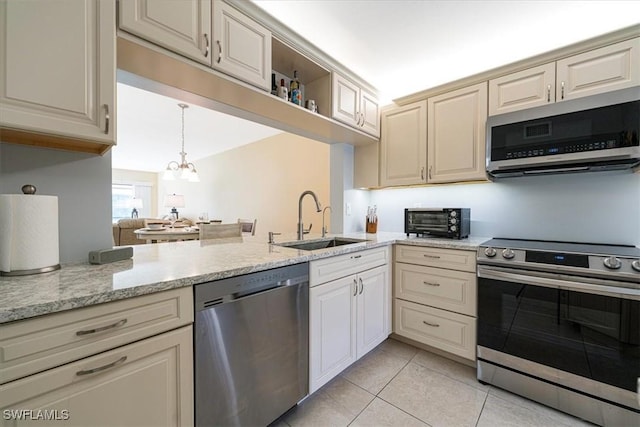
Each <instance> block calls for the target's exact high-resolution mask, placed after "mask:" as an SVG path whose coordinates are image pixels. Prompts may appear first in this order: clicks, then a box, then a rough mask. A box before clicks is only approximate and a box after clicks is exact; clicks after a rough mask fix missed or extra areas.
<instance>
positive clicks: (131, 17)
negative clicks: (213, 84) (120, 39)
mask: <svg viewBox="0 0 640 427" xmlns="http://www.w3.org/2000/svg"><path fill="white" fill-rule="evenodd" d="M119 7H120V22H119V26H120V28H121V29H123V30H125V31H127V32H129V33H131V34H135V35H137V36H139V37H141V38H143V39H145V40H147V41H150V42H152V43H155V44H158V45H160V46H162V47H164V48H166V49H169V50H171V51H172V52H175V53H178V54H180V55H183V56H186V57H187V58H191V59H194V60H196V61H198V62H202V63H204V64H209V65H210V64H211V0H182V1H175V0H124V1H121V2H119Z"/></svg>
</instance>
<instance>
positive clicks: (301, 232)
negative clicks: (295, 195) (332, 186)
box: [298, 190, 322, 240]
mask: <svg viewBox="0 0 640 427" xmlns="http://www.w3.org/2000/svg"><path fill="white" fill-rule="evenodd" d="M307 194H309V195H311V196H312V197H313V200H314V201H315V202H316V210H317V211H318V212H320V211H321V210H322V208H321V207H320V202H319V201H318V196H316V193H314V192H313V191H311V190H307V191H305V192H303V193H302V194H301V195H300V199H299V200H298V240H302V239H303V238H304V235H305V234H306V233H308V232H309V231H310V230H311V227H309V229H308V230H305V229H304V225H303V224H302V199H304V196H306V195H307Z"/></svg>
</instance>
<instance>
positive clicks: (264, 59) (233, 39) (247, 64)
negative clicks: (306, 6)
mask: <svg viewBox="0 0 640 427" xmlns="http://www.w3.org/2000/svg"><path fill="white" fill-rule="evenodd" d="M213 44H214V48H213V51H214V52H215V53H214V57H213V67H214V68H217V69H219V70H221V71H223V72H225V73H227V74H230V75H232V76H235V77H237V78H239V79H241V80H243V81H245V82H247V83H251V84H254V85H256V86H258V87H260V88H262V89H265V90H267V91H270V90H271V31H269V30H268V29H267V28H265V27H263V26H262V25H260V24H258V23H257V22H255V21H253V20H252V19H250V18H249V17H247V16H246V15H244V14H242V13H240V12H239V11H237V10H236V9H234V8H233V7H231V6H229V5H228V4H226V3H224V2H222V1H219V0H218V1H214V3H213Z"/></svg>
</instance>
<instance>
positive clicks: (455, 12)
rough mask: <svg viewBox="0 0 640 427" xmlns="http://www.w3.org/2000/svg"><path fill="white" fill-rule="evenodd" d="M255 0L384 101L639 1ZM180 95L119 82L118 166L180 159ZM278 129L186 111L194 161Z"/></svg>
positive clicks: (584, 31) (577, 29)
mask: <svg viewBox="0 0 640 427" xmlns="http://www.w3.org/2000/svg"><path fill="white" fill-rule="evenodd" d="M253 1H254V3H256V4H257V5H258V6H259V7H260V8H262V9H264V10H265V11H266V12H267V13H269V14H270V15H272V16H274V17H275V18H276V19H278V20H280V21H281V22H284V23H286V25H287V26H288V27H290V28H291V29H292V30H293V31H295V32H297V33H298V34H300V35H301V36H302V37H304V38H305V39H307V40H308V41H310V42H311V43H313V44H314V45H316V46H317V47H318V48H319V49H320V50H322V51H324V52H326V53H327V54H328V55H329V56H331V57H333V58H334V59H336V60H337V61H338V62H340V63H341V64H343V65H344V66H346V67H347V68H349V69H351V70H352V71H353V72H355V73H356V74H358V75H359V76H360V77H362V78H363V79H364V80H365V81H368V82H369V83H371V84H372V85H373V86H374V87H376V88H378V90H379V92H380V95H381V101H382V104H383V105H385V104H388V103H390V102H391V100H392V99H394V98H397V97H401V96H404V95H408V94H410V93H412V92H416V91H420V90H423V89H427V88H429V87H433V86H437V85H439V84H442V83H446V82H449V81H452V80H456V79H459V78H462V77H466V76H470V75H473V74H476V73H479V72H482V71H486V70H489V69H492V68H495V67H498V66H501V65H505V64H508V63H510V62H514V61H517V60H520V59H524V58H527V57H530V56H533V55H536V54H540V53H543V52H546V51H549V50H553V49H556V48H558V47H562V46H566V45H569V44H572V43H575V42H578V41H581V40H584V39H588V38H591V37H594V36H597V35H600V34H604V33H607V32H610V31H613V30H616V29H619V28H623V27H627V26H630V25H634V24H637V23H639V21H640V19H638V16H640V1H568V0H567V1H542V0H538V1H536V0H534V1H531V0H528V1H520V0H511V1H506V0H497V1H496V0H492V1H480V0H477V1H471V0H467V1H456V0H449V1H441V0H439V1H435V0H340V1H335V0H305V1H296V2H294V1H291V0H253ZM310 17H313V19H312V20H311V19H310ZM178 102H181V101H180V100H177V99H172V98H168V97H165V96H161V95H156V94H152V93H150V92H146V91H143V90H141V89H136V88H132V87H130V86H126V85H123V84H118V145H117V146H116V147H115V148H114V149H113V151H112V152H113V154H112V162H113V167H114V168H121V169H134V170H145V171H161V170H163V169H164V168H165V167H166V164H167V163H168V162H169V161H170V160H179V155H178V153H179V152H180V143H181V136H180V132H181V131H180V123H181V116H180V114H181V113H180V108H179V107H178V106H177V104H178ZM280 132H281V131H279V130H276V129H272V128H268V127H265V126H262V125H258V124H255V123H251V122H247V121H245V120H243V119H238V118H235V117H231V116H228V115H225V114H222V113H217V112H215V111H211V110H207V109H205V108H202V107H197V106H195V105H192V106H191V108H189V109H187V110H185V151H186V152H187V153H188V156H187V159H188V161H191V162H195V163H196V166H197V162H196V161H197V160H198V159H201V158H204V157H207V156H210V155H212V154H216V153H218V152H222V151H225V150H228V149H231V148H233V147H235V146H238V145H242V144H247V143H251V142H254V141H257V140H260V139H263V138H266V137H268V136H272V135H275V134H277V133H280Z"/></svg>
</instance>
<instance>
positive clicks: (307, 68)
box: [271, 37, 331, 117]
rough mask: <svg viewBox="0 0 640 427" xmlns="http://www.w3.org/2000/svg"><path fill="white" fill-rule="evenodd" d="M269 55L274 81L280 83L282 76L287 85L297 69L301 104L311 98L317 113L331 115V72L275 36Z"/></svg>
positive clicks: (325, 115)
mask: <svg viewBox="0 0 640 427" xmlns="http://www.w3.org/2000/svg"><path fill="white" fill-rule="evenodd" d="M271 55H272V59H271V68H272V69H273V72H274V73H275V74H276V83H277V84H280V79H282V78H284V79H285V82H286V83H287V87H288V85H289V81H290V80H292V79H293V72H294V70H295V71H298V80H299V81H300V87H301V91H302V105H303V106H304V105H305V102H306V101H307V100H309V99H313V100H315V101H316V105H317V107H318V114H320V115H322V116H324V117H331V72H330V71H329V70H327V69H326V68H324V67H322V66H321V65H319V64H317V63H316V62H314V61H313V60H311V59H309V58H308V57H306V56H304V55H303V54H301V53H300V52H299V51H297V50H295V49H293V48H292V47H291V46H289V45H287V44H286V43H284V42H283V41H281V40H279V39H277V38H275V37H273V38H272V39H271Z"/></svg>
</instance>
